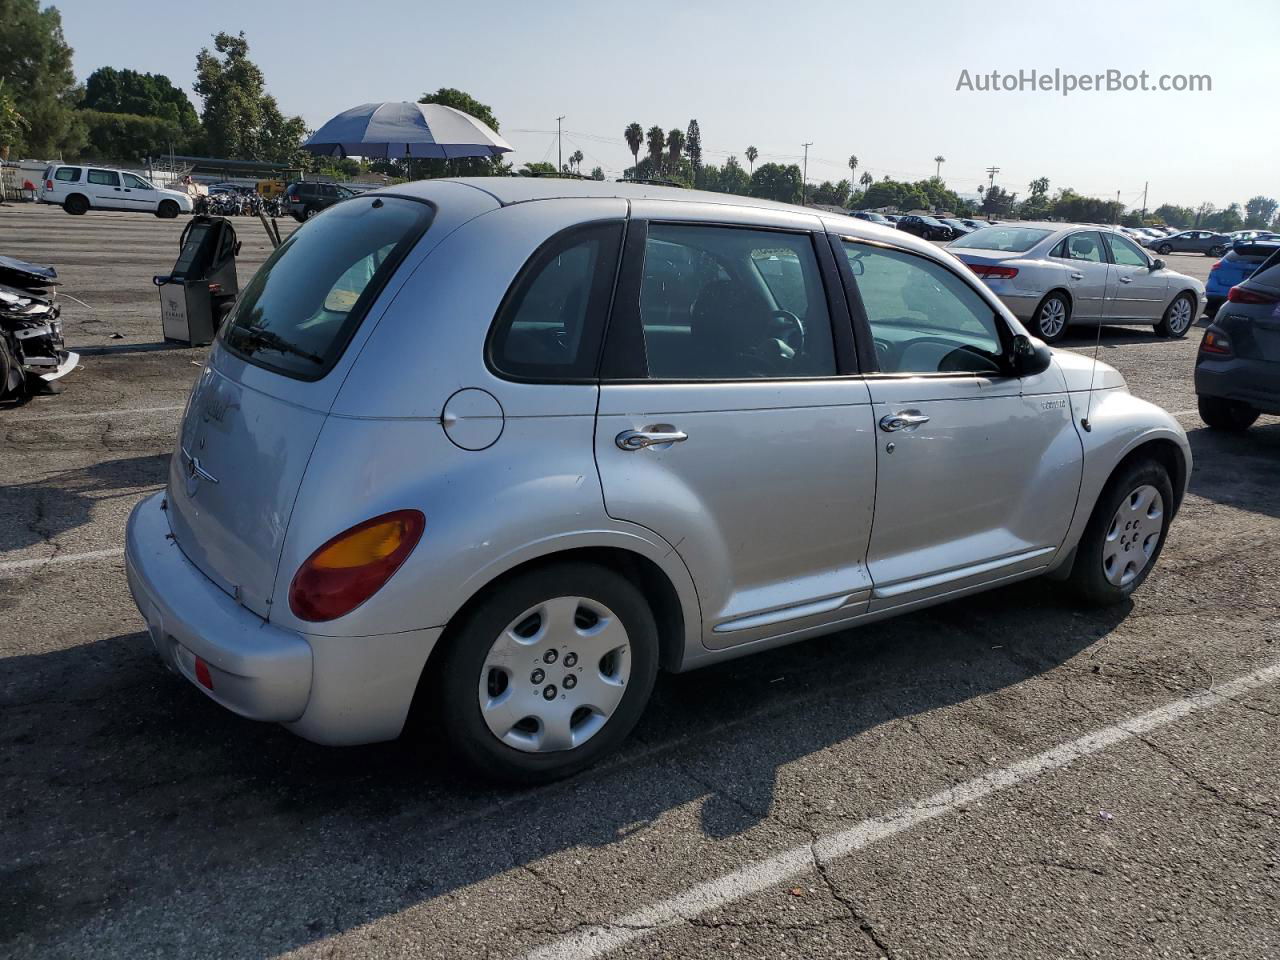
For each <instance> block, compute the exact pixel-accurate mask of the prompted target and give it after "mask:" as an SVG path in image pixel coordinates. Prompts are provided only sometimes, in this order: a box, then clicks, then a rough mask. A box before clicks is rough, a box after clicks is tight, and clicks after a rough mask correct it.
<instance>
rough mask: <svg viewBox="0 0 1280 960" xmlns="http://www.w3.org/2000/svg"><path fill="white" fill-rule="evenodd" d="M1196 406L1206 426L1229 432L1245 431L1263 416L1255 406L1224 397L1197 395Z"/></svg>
mask: <svg viewBox="0 0 1280 960" xmlns="http://www.w3.org/2000/svg"><path fill="white" fill-rule="evenodd" d="M1196 406H1197V407H1198V408H1199V412H1200V419H1201V420H1203V421H1204V423H1205V425H1206V426H1208V427H1210V428H1211V429H1214V430H1225V431H1227V432H1228V433H1243V432H1244V431H1246V430H1248V429H1249V428H1250V427H1251V426H1253V424H1254V422H1255V421H1256V420H1257V419H1258V417H1259V416H1261V411H1259V410H1257V409H1255V408H1254V407H1250V406H1248V405H1247V404H1243V403H1240V402H1238V401H1235V400H1226V399H1223V398H1222V397H1205V396H1197V397H1196Z"/></svg>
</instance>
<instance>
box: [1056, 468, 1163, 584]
mask: <svg viewBox="0 0 1280 960" xmlns="http://www.w3.org/2000/svg"><path fill="white" fill-rule="evenodd" d="M1153 492H1154V494H1155V496H1152V493H1153ZM1157 498H1158V499H1157ZM1173 505H1174V499H1173V483H1172V482H1171V481H1170V479H1169V472H1168V471H1167V470H1166V469H1165V467H1164V465H1163V464H1161V463H1160V462H1159V461H1157V460H1154V459H1147V458H1143V459H1138V460H1134V461H1133V462H1131V463H1129V464H1127V465H1125V466H1124V467H1123V468H1121V469H1120V470H1119V471H1117V472H1116V473H1115V474H1114V475H1113V476H1112V477H1111V479H1110V480H1108V481H1107V485H1106V486H1105V487H1103V489H1102V493H1101V495H1100V496H1099V497H1098V500H1097V502H1096V503H1095V504H1094V507H1093V513H1092V515H1090V517H1089V523H1088V526H1086V527H1085V531H1084V535H1083V536H1082V537H1081V538H1080V543H1079V545H1078V546H1077V547H1076V553H1075V561H1074V563H1073V564H1072V568H1071V577H1070V580H1071V585H1072V587H1073V588H1074V589H1075V592H1076V595H1077V597H1078V598H1079V599H1080V600H1081V602H1083V603H1084V604H1086V605H1088V606H1093V607H1109V606H1114V605H1115V604H1118V603H1123V602H1124V601H1125V600H1127V599H1128V598H1129V595H1130V594H1132V593H1133V591H1135V590H1137V589H1138V587H1140V586H1141V585H1142V583H1143V581H1144V580H1146V579H1147V576H1148V575H1149V574H1150V573H1151V571H1152V569H1153V568H1154V567H1155V565H1156V561H1158V560H1159V559H1160V553H1161V551H1163V549H1164V544H1165V540H1166V538H1167V537H1168V535H1169V521H1170V520H1171V519H1172V517H1173ZM1153 509H1154V510H1155V511H1156V515H1155V516H1152V510H1153ZM1130 524H1132V526H1130ZM1153 537H1154V539H1153Z"/></svg>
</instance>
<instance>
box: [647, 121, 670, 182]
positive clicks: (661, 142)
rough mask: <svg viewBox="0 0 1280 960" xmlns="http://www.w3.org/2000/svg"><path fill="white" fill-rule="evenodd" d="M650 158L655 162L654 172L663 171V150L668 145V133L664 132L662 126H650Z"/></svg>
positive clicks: (659, 172)
mask: <svg viewBox="0 0 1280 960" xmlns="http://www.w3.org/2000/svg"><path fill="white" fill-rule="evenodd" d="M648 142H649V159H650V160H651V161H652V162H653V169H654V172H655V173H657V174H661V173H662V151H663V149H664V148H665V147H666V145H667V135H666V134H665V133H663V132H662V128H661V127H659V126H657V125H654V126H652V127H650V128H649V134H648Z"/></svg>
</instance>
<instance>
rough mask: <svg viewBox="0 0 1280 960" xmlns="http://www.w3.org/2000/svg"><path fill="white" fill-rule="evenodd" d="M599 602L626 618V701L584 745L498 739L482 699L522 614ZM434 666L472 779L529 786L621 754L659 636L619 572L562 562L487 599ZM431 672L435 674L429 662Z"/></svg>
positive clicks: (446, 717) (453, 630)
mask: <svg viewBox="0 0 1280 960" xmlns="http://www.w3.org/2000/svg"><path fill="white" fill-rule="evenodd" d="M570 595H573V596H582V597H587V598H589V599H592V600H597V601H599V602H600V603H602V604H604V605H605V606H607V607H608V608H609V609H610V610H612V611H613V612H614V613H615V614H616V615H617V616H618V617H619V619H621V621H622V623H623V625H624V626H625V627H626V630H627V637H628V640H629V641H630V644H631V672H630V678H629V680H628V683H627V690H626V692H625V693H624V694H623V698H622V701H621V702H620V703H619V704H618V708H617V709H616V710H615V711H614V713H613V716H611V717H610V718H609V720H608V722H607V723H606V724H605V726H604V727H603V728H602V729H601V730H600V731H599V732H598V733H596V734H595V735H594V736H593V737H591V739H589V740H588V741H587V742H586V743H584V744H583V745H582V746H580V747H577V748H575V749H573V750H567V751H557V752H554V753H526V752H524V751H521V750H516V749H515V748H513V747H509V746H507V745H506V744H505V743H502V742H501V741H500V740H498V739H497V738H496V737H495V736H494V735H493V733H492V732H491V731H490V730H489V728H488V726H487V725H486V724H485V721H484V718H483V716H482V715H481V713H480V704H479V701H478V698H477V695H476V691H477V688H478V686H479V682H480V671H481V670H482V669H483V667H484V661H485V658H486V657H487V655H488V652H489V648H490V646H491V645H492V643H493V641H494V640H495V639H497V637H498V636H499V634H500V633H501V632H502V631H503V630H504V629H505V628H506V627H507V625H508V624H510V623H511V621H512V620H514V619H515V618H516V617H517V616H519V615H520V614H521V613H523V612H524V611H525V610H528V609H529V608H530V607H532V606H534V605H536V604H538V603H540V602H542V601H544V600H548V599H551V598H553V597H559V596H570ZM441 642H442V643H443V644H445V648H444V650H443V651H442V656H441V657H440V658H439V659H438V660H435V658H433V661H434V662H435V666H434V670H435V677H434V683H433V684H432V686H433V687H434V691H435V694H434V699H435V700H436V703H437V705H438V709H439V721H440V727H441V730H442V732H443V735H444V739H445V743H446V746H447V747H448V748H449V749H450V750H451V751H452V752H453V754H454V755H455V756H456V757H457V759H458V760H459V761H460V762H461V763H462V764H463V765H464V766H465V767H466V768H467V769H469V770H470V771H471V772H472V773H474V774H476V775H478V776H480V777H482V778H484V779H487V780H497V781H501V782H506V783H516V784H522V785H529V784H536V783H545V782H548V781H551V780H557V779H560V778H562V777H567V776H570V775H572V774H574V773H577V772H578V771H579V770H582V769H583V768H585V767H588V766H590V765H591V764H593V763H595V762H596V761H597V760H599V759H600V758H602V757H604V756H606V755H607V754H609V753H612V752H613V751H614V750H616V749H617V748H618V746H619V745H620V744H621V743H622V741H623V740H625V739H626V737H627V735H628V734H629V733H630V732H631V730H632V728H633V727H634V726H635V724H636V722H637V721H638V720H639V719H640V716H641V714H642V713H643V712H644V708H645V705H646V704H647V703H648V700H649V695H650V693H651V692H652V690H653V684H654V680H655V679H656V677H657V672H658V630H657V626H656V624H655V621H654V618H653V613H652V611H651V610H650V609H649V605H648V604H647V603H646V602H645V599H644V596H643V595H642V594H641V593H640V591H639V590H638V589H636V587H634V586H633V585H632V584H631V583H630V582H629V581H628V580H626V579H625V578H624V577H622V576H621V575H620V574H618V573H616V572H614V571H613V570H609V569H606V568H604V567H600V566H596V565H593V564H584V563H559V564H555V565H552V566H548V567H543V568H541V569H538V570H533V571H530V572H529V573H526V574H522V575H517V576H516V577H514V578H513V579H511V580H508V581H505V582H504V583H502V584H500V585H499V586H498V587H496V588H495V589H493V590H491V591H487V592H486V594H485V595H484V596H483V597H481V598H480V599H479V600H478V601H477V602H476V603H475V604H474V605H473V606H472V607H471V609H470V611H469V612H467V613H465V614H464V616H463V619H462V620H461V621H460V622H458V623H456V624H450V627H449V629H448V631H447V633H446V635H445V637H444V638H443V639H442V641H441ZM428 669H433V665H432V664H428Z"/></svg>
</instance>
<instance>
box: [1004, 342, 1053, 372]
mask: <svg viewBox="0 0 1280 960" xmlns="http://www.w3.org/2000/svg"><path fill="white" fill-rule="evenodd" d="M1052 362H1053V351H1052V350H1050V349H1049V348H1048V347H1047V346H1045V345H1044V343H1043V342H1042V341H1040V340H1036V339H1035V338H1033V337H1028V336H1026V335H1025V334H1021V333H1020V334H1018V335H1017V336H1016V337H1014V338H1013V343H1012V344H1011V345H1010V347H1009V366H1010V367H1011V368H1012V369H1013V374H1014V376H1017V377H1034V376H1035V375H1036V374H1039V373H1044V372H1045V371H1046V370H1048V369H1049V364H1050V363H1052Z"/></svg>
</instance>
